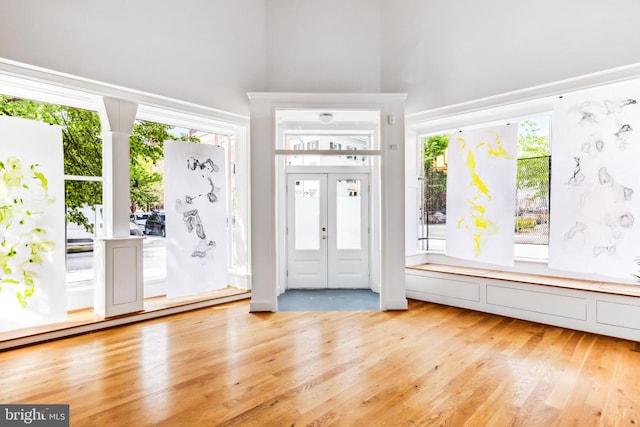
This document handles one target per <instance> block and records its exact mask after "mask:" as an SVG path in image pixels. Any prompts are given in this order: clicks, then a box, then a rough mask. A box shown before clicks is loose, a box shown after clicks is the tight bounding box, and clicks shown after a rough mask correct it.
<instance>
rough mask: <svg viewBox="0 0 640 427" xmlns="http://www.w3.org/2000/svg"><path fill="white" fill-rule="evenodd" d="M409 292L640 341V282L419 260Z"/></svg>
mask: <svg viewBox="0 0 640 427" xmlns="http://www.w3.org/2000/svg"><path fill="white" fill-rule="evenodd" d="M405 276H406V289H407V297H408V298H413V299H417V300H421V301H429V302H434V303H439V304H445V305H451V306H455V307H462V308H468V309H472V310H477V311H483V312H487V313H494V314H499V315H503V316H509V317H513V318H518V319H524V320H530V321H534V322H539V323H544V324H549V325H554V326H561V327H566V328H571V329H576V330H581V331H587V332H593V333H597V334H602V335H609V336H613V337H618V338H624V339H630V340H633V341H640V286H635V285H627V284H621V283H610V282H601V281H589V280H580V279H571V278H564V277H553V276H541V275H535V274H526V273H516V272H508V271H499V270H490V269H481V268H469V267H459V266H450V265H443V264H420V265H415V266H410V267H406V268H405Z"/></svg>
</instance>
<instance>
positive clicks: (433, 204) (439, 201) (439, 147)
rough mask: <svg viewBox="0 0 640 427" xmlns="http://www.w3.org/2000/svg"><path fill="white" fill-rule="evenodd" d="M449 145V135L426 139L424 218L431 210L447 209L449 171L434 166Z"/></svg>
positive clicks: (433, 136)
mask: <svg viewBox="0 0 640 427" xmlns="http://www.w3.org/2000/svg"><path fill="white" fill-rule="evenodd" d="M448 145H449V135H432V136H428V137H426V138H425V139H424V174H425V186H424V206H423V207H422V214H423V217H424V218H423V220H426V218H427V215H428V212H429V211H441V212H446V210H447V173H446V171H442V170H437V169H436V168H435V167H434V163H435V159H436V157H438V156H441V155H443V154H444V152H445V151H446V149H447V146H448ZM425 222H426V221H425Z"/></svg>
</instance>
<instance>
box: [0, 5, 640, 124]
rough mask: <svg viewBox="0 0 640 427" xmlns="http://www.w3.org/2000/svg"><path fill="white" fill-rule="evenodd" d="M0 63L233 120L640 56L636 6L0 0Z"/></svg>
mask: <svg viewBox="0 0 640 427" xmlns="http://www.w3.org/2000/svg"><path fill="white" fill-rule="evenodd" d="M0 16H2V17H3V23H2V25H1V26H0V40H2V42H1V43H0V57H4V58H7V59H12V60H16V61H20V62H25V63H27V64H32V65H37V66H41V67H45V68H49V69H53V70H57V71H62V72H66V73H71V74H75V75H79V76H82V77H87V78H91V79H95V80H99V81H104V82H107V83H113V84H117V85H122V86H125V87H129V88H133V89H138V90H142V91H146V92H151V93H155V94H159V95H165V96H169V97H173V98H177V99H181V100H185V101H191V102H194V103H198V104H202V105H205V106H210V107H214V108H218V109H222V110H225V111H228V112H236V113H241V114H247V113H248V111H249V104H248V100H247V98H246V93H247V92H250V91H285V92H291V91H307V92H379V91H383V92H406V93H408V94H409V97H408V98H407V105H406V112H407V113H415V112H418V111H424V110H427V109H431V108H436V107H440V106H445V105H450V104H455V103H459V102H464V101H469V100H474V99H478V98H482V97H486V96H491V95H495V94H500V93H505V92H509V91H513V90H518V89H522V88H526V87H530V86H534V85H538V84H543V83H547V82H553V81H557V80H561V79H565V78H570V77H575V76H579V75H582V74H586V73H592V72H596V71H601V70H605V69H609V68H613V67H618V66H622V65H626V64H632V63H636V62H640V25H638V24H637V19H638V16H640V2H638V1H637V0H609V1H602V0H563V1H557V0H537V1H529V2H527V1H523V0H521V1H513V0H492V1H485V2H479V1H477V0H457V1H455V2H452V1H446V0H323V1H317V0H234V1H230V0H189V1H183V2H176V1H174V0H136V1H129V0H110V1H104V2H101V1H98V0H58V1H56V2H52V1H50V0H29V1H16V0H0Z"/></svg>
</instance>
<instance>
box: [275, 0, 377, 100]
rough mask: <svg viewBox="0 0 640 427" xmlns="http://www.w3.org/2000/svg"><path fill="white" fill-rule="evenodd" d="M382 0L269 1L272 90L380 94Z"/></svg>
mask: <svg viewBox="0 0 640 427" xmlns="http://www.w3.org/2000/svg"><path fill="white" fill-rule="evenodd" d="M380 3H381V0H349V1H345V0H323V1H317V0H268V2H267V18H266V22H267V25H266V28H267V31H266V40H267V43H266V46H267V49H266V87H265V90H267V91H272V92H379V91H380V19H381V17H380Z"/></svg>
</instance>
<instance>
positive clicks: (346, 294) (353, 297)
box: [278, 289, 380, 311]
mask: <svg viewBox="0 0 640 427" xmlns="http://www.w3.org/2000/svg"><path fill="white" fill-rule="evenodd" d="M365 310H376V311H378V310H380V295H379V294H377V293H375V292H373V291H372V290H371V289H289V290H287V291H286V292H285V293H283V294H282V295H280V296H278V311H365Z"/></svg>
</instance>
